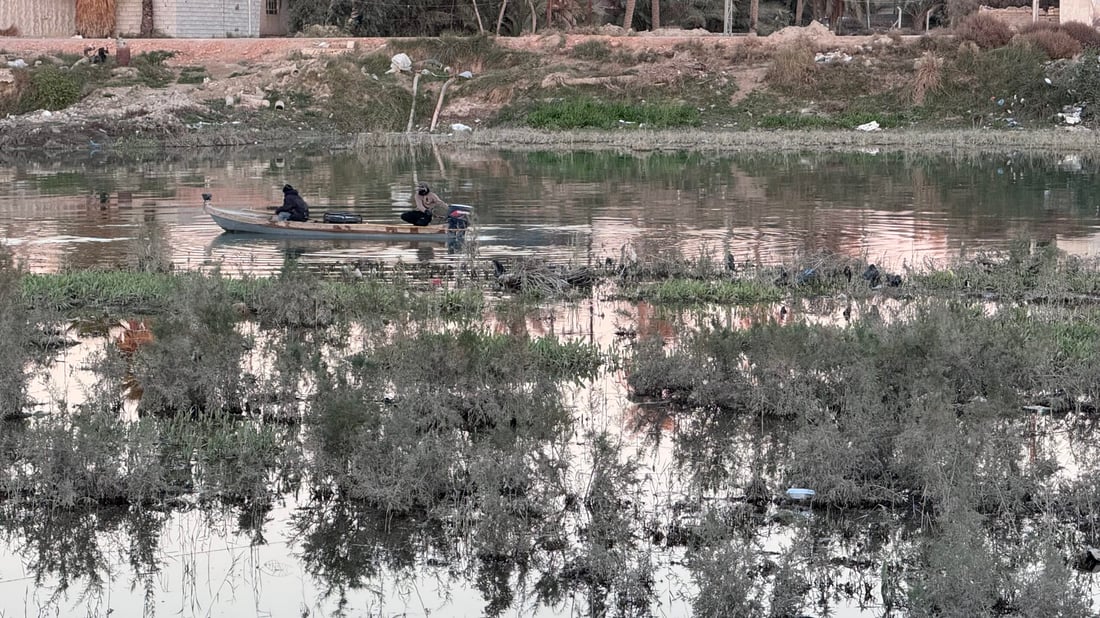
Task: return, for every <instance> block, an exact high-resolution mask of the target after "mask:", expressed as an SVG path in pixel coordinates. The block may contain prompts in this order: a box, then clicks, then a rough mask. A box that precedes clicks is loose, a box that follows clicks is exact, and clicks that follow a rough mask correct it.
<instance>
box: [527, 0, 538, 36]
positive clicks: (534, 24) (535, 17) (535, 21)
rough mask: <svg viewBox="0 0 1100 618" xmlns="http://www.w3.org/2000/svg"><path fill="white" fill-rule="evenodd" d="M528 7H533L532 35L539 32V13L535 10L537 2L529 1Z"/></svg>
mask: <svg viewBox="0 0 1100 618" xmlns="http://www.w3.org/2000/svg"><path fill="white" fill-rule="evenodd" d="M527 6H529V7H531V34H535V33H536V32H538V29H539V24H538V11H536V10H535V0H527Z"/></svg>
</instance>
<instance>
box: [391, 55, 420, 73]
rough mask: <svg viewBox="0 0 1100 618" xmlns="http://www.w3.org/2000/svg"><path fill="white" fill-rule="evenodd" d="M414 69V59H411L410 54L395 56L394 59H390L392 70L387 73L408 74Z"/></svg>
mask: <svg viewBox="0 0 1100 618" xmlns="http://www.w3.org/2000/svg"><path fill="white" fill-rule="evenodd" d="M412 68H413V62H412V58H409V56H408V54H405V53H400V54H394V56H393V58H390V69H389V70H388V71H386V73H408V72H409V71H412Z"/></svg>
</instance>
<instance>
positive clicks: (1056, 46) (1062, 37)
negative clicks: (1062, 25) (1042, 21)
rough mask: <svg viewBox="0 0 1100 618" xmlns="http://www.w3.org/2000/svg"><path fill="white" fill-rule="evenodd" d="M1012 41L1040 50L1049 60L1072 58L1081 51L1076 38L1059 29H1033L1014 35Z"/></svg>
mask: <svg viewBox="0 0 1100 618" xmlns="http://www.w3.org/2000/svg"><path fill="white" fill-rule="evenodd" d="M1014 41H1018V42H1019V43H1022V44H1024V45H1031V46H1033V47H1035V48H1036V49H1039V50H1042V52H1043V53H1044V54H1046V55H1047V58H1050V59H1051V60H1056V59H1058V58H1072V57H1074V56H1076V55H1077V54H1079V53H1081V44H1080V43H1079V42H1078V41H1077V39H1075V38H1073V37H1071V36H1070V35H1068V34H1066V33H1065V32H1063V31H1061V30H1044V29H1039V30H1034V31H1032V32H1028V33H1027V34H1019V35H1016V38H1015V39H1014Z"/></svg>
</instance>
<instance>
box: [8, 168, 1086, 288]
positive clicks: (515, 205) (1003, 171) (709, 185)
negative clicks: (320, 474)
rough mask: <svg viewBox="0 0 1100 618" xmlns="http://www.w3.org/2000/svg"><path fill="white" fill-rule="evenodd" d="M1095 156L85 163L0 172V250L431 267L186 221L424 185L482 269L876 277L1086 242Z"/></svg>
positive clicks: (394, 196)
mask: <svg viewBox="0 0 1100 618" xmlns="http://www.w3.org/2000/svg"><path fill="white" fill-rule="evenodd" d="M1096 174H1097V165H1096V162H1095V161H1092V160H1089V159H1087V158H1082V157H1081V156H1078V155H1071V156H1066V157H1057V156H1053V157H1052V156H1042V157H1040V156H1035V157H1032V156H1027V155H1024V154H1010V155H1000V156H977V155H974V156H961V155H960V156H953V157H950V156H938V157H933V156H928V155H905V154H897V153H887V152H860V153H848V154H844V153H804V154H782V155H770V154H742V155H732V156H719V155H707V154H684V153H644V154H638V155H631V154H622V153H614V152H572V153H556V152H506V151H493V150H461V149H458V150H455V149H444V148H431V147H416V148H396V149H380V148H376V149H368V150H361V151H355V152H351V151H338V152H328V151H323V150H318V149H314V151H307V150H302V151H295V152H278V151H271V150H266V151H265V150H248V149H244V150H224V151H223V150H216V149H206V150H199V151H193V152H191V151H189V152H180V153H173V154H171V155H168V156H165V157H157V158H153V159H143V158H140V157H131V158H123V157H121V156H118V155H106V154H102V153H99V152H81V153H72V154H67V155H65V156H57V157H53V158H51V159H39V160H28V161H24V162H18V163H14V164H8V165H0V238H3V240H4V242H5V243H7V244H9V245H11V246H13V247H14V248H15V251H16V252H17V254H18V256H19V257H20V258H21V259H22V260H23V261H24V263H25V264H26V265H27V267H28V268H30V269H31V270H33V271H39V272H48V271H57V270H63V269H71V268H89V267H113V266H117V265H118V264H121V263H126V261H127V260H128V258H129V257H132V254H133V253H134V252H135V251H138V250H139V249H138V248H137V247H138V244H139V243H137V242H135V241H134V239H136V238H141V237H145V236H148V234H149V231H150V230H151V231H153V232H155V233H156V234H157V236H158V237H159V238H162V239H163V240H164V241H165V246H166V247H167V252H168V255H167V256H165V257H168V258H170V259H171V260H172V262H174V263H175V264H176V265H177V266H179V267H183V268H193V267H197V266H201V265H210V264H213V263H219V264H222V266H223V269H224V270H226V271H229V272H232V271H239V270H247V271H250V272H256V273H263V272H270V271H274V270H278V269H279V268H280V267H281V265H282V264H283V262H284V261H285V260H286V259H287V258H288V257H291V258H296V259H298V260H299V261H300V262H301V263H303V264H318V265H324V264H332V263H336V262H344V261H351V260H363V259H369V260H383V261H391V262H392V261H396V260H402V261H404V262H414V261H421V262H424V261H433V260H443V259H446V248H445V247H444V246H442V245H439V244H436V243H430V242H429V243H424V242H420V243H416V242H402V241H394V242H372V241H354V242H334V241H323V242H318V241H287V240H272V239H267V238H260V237H252V236H241V235H230V234H222V232H221V230H220V229H219V228H218V227H217V226H216V225H215V224H214V223H213V222H212V221H211V220H210V219H209V217H207V216H206V215H204V214H203V212H202V208H201V206H202V200H201V194H202V193H204V192H205V193H211V194H213V196H214V202H215V203H216V204H218V205H221V206H226V207H234V208H248V209H264V208H267V207H270V206H271V205H272V204H275V203H278V202H279V201H280V200H281V193H280V188H281V187H282V186H283V184H285V183H290V184H292V185H294V186H295V187H297V188H298V189H299V190H300V191H301V193H302V195H303V196H304V197H305V198H306V200H307V201H308V202H309V203H310V205H311V207H312V211H313V213H314V215H315V216H316V214H317V213H319V212H322V211H325V210H340V211H352V212H356V213H359V214H362V215H363V216H364V218H365V219H367V220H369V221H382V222H385V221H390V222H393V221H398V216H399V215H400V213H401V212H403V211H404V210H407V209H408V208H410V205H411V195H412V190H413V188H414V187H415V186H416V183H417V182H418V181H426V182H428V183H430V184H431V185H432V186H433V188H434V189H435V190H436V191H437V192H438V193H439V194H440V195H441V196H442V197H443V198H444V199H446V200H448V201H450V202H452V203H462V204H469V205H472V206H474V207H475V209H476V212H477V218H478V224H479V225H478V239H479V242H480V245H481V255H482V256H483V257H485V258H493V257H505V258H509V257H513V258H514V257H521V256H537V257H538V258H539V259H545V260H550V261H570V260H577V259H590V258H595V259H602V258H604V257H613V258H615V257H618V256H619V255H620V253H621V251H622V248H623V246H624V245H626V244H628V243H634V244H646V243H647V244H648V245H649V246H658V247H661V248H662V249H669V250H672V249H678V250H680V251H681V252H683V253H684V254H685V255H686V256H689V257H690V256H694V255H697V254H699V253H700V252H714V253H715V254H717V255H722V254H724V253H725V252H726V251H729V252H730V253H732V254H733V255H734V256H735V257H736V258H737V259H738V260H739V261H745V260H749V261H758V262H763V263H768V262H775V261H781V260H784V259H787V258H789V257H791V256H793V255H797V254H807V253H813V252H818V251H830V252H839V253H842V254H847V255H850V256H852V257H863V258H866V259H868V260H869V261H874V262H879V263H885V264H888V265H891V266H893V267H899V266H902V265H905V264H908V265H915V266H919V265H921V264H923V263H924V262H926V261H927V260H936V261H946V260H952V259H954V258H957V257H960V256H962V257H966V256H972V255H974V254H975V253H976V252H979V251H983V250H991V249H992V250H995V249H1001V248H1004V247H1006V246H1007V245H1008V244H1009V243H1011V242H1012V241H1013V240H1014V239H1017V238H1027V239H1029V240H1033V241H1047V242H1054V243H1056V244H1057V245H1058V246H1059V247H1061V248H1063V249H1065V250H1066V251H1068V252H1070V253H1074V254H1078V255H1090V254H1092V253H1095V251H1096V247H1097V241H1098V240H1100V235H1098V232H1100V229H1098V223H1100V192H1098V190H1097V183H1096Z"/></svg>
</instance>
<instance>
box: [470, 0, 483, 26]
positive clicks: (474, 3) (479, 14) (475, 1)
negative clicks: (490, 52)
mask: <svg viewBox="0 0 1100 618" xmlns="http://www.w3.org/2000/svg"><path fill="white" fill-rule="evenodd" d="M470 2H471V4H473V5H474V17H477V33H478V34H485V26H483V25H482V24H481V11H479V10H477V0H470Z"/></svg>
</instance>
